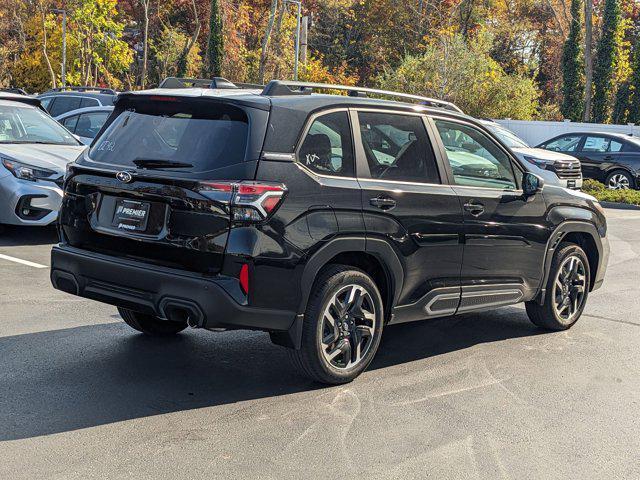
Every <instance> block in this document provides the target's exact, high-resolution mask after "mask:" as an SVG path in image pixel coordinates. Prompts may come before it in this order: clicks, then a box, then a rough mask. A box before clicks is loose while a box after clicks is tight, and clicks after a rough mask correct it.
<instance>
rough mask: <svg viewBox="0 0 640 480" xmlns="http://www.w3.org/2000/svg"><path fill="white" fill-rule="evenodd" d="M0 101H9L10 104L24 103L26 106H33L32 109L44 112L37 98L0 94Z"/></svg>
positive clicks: (17, 94)
mask: <svg viewBox="0 0 640 480" xmlns="http://www.w3.org/2000/svg"><path fill="white" fill-rule="evenodd" d="M0 100H10V101H12V102H20V103H26V104H27V105H33V106H34V107H37V108H40V109H41V110H44V108H43V107H42V103H41V102H40V99H39V98H36V97H29V96H28V95H21V94H19V93H10V92H0ZM45 111H46V110H45Z"/></svg>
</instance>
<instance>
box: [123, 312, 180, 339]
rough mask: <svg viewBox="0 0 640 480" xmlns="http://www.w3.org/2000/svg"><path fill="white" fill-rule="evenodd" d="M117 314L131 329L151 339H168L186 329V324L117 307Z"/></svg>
mask: <svg viewBox="0 0 640 480" xmlns="http://www.w3.org/2000/svg"><path fill="white" fill-rule="evenodd" d="M118 313H119V314H120V316H121V317H122V320H124V322H125V323H126V324H127V325H129V326H130V327H131V328H133V329H134V330H137V331H139V332H142V333H144V334H145V335H149V336H152V337H168V336H171V335H175V334H177V333H179V332H181V331H182V330H184V329H185V328H187V322H173V321H171V320H164V319H161V318H158V317H155V316H153V315H147V314H144V313H140V312H134V311H133V310H129V309H127V308H122V307H118Z"/></svg>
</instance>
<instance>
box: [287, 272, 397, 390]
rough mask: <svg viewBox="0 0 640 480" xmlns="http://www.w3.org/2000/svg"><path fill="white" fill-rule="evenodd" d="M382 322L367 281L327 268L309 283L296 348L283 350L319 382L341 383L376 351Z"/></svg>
mask: <svg viewBox="0 0 640 480" xmlns="http://www.w3.org/2000/svg"><path fill="white" fill-rule="evenodd" d="M383 319H384V313H383V306H382V298H381V296H380V292H379V291H378V288H377V287H376V284H375V283H374V282H373V280H372V279H371V277H369V275H367V274H366V273H365V272H363V271H361V270H357V269H354V268H353V267H349V266H345V265H332V266H330V267H328V268H327V269H326V270H324V271H323V272H322V273H321V274H320V276H319V277H318V279H317V280H316V282H315V284H314V290H313V292H312V294H311V298H309V302H308V304H307V310H306V312H305V317H304V324H303V327H302V347H301V349H300V350H289V353H290V356H291V359H292V362H293V364H294V365H295V366H296V367H297V368H298V370H299V371H300V372H301V373H302V374H304V375H306V376H308V377H310V378H312V379H314V380H316V381H318V382H321V383H328V384H333V385H336V384H341V383H347V382H350V381H352V380H353V379H355V378H356V377H357V376H358V375H360V374H361V373H362V372H363V371H364V370H365V369H366V368H367V366H369V363H371V360H373V357H374V356H375V354H376V351H377V350H378V346H379V344H380V338H381V336H382V324H383Z"/></svg>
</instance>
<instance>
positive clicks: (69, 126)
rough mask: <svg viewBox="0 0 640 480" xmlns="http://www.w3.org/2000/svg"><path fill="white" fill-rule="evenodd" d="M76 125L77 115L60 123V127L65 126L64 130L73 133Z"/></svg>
mask: <svg viewBox="0 0 640 480" xmlns="http://www.w3.org/2000/svg"><path fill="white" fill-rule="evenodd" d="M76 123H78V115H72V116H70V117H67V118H65V119H64V120H63V121H62V125H64V126H65V128H66V129H67V130H69V131H70V132H75V130H76Z"/></svg>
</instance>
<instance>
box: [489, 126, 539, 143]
mask: <svg viewBox="0 0 640 480" xmlns="http://www.w3.org/2000/svg"><path fill="white" fill-rule="evenodd" d="M489 130H491V131H492V132H493V133H494V134H495V135H497V137H498V138H499V139H500V140H501V141H502V143H504V144H505V145H506V146H507V147H509V148H529V145H527V143H526V142H525V141H524V140H522V139H520V138H519V137H517V136H516V134H515V133H513V132H512V131H510V130H507V129H506V128H503V127H499V126H497V125H490V126H489Z"/></svg>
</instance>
